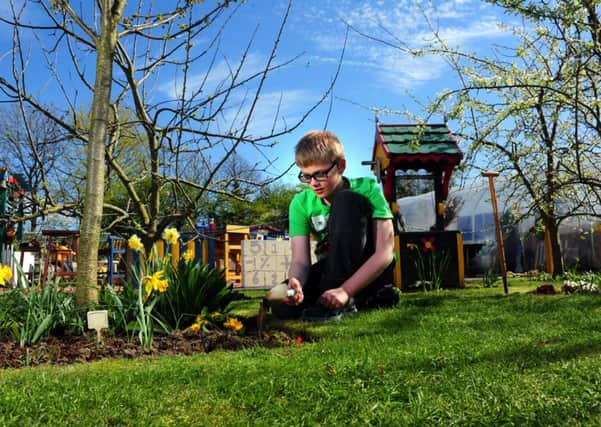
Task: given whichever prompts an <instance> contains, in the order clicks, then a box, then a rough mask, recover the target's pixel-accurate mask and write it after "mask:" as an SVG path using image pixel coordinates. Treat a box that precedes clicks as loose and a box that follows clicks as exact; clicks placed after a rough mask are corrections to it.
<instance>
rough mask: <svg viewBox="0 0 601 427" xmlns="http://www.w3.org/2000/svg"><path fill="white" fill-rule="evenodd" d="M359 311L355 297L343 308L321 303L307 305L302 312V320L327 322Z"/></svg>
mask: <svg viewBox="0 0 601 427" xmlns="http://www.w3.org/2000/svg"><path fill="white" fill-rule="evenodd" d="M356 312H357V307H356V306H355V301H354V300H353V298H351V299H350V300H349V302H348V303H347V304H346V305H345V306H344V307H342V308H336V309H331V308H327V307H324V306H323V305H321V304H315V305H314V306H311V307H307V308H305V309H304V310H303V313H302V314H301V317H300V318H301V320H308V321H311V322H325V321H328V320H340V319H342V318H343V317H344V316H348V315H349V314H353V313H356Z"/></svg>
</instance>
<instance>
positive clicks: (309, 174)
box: [299, 159, 346, 199]
mask: <svg viewBox="0 0 601 427" xmlns="http://www.w3.org/2000/svg"><path fill="white" fill-rule="evenodd" d="M345 167H346V162H345V160H344V159H339V160H337V161H335V162H330V163H316V164H314V165H311V166H307V167H301V168H300V174H299V178H300V179H301V181H302V182H304V183H306V184H307V185H308V186H309V187H310V188H311V190H313V191H314V192H315V194H316V195H317V197H319V198H321V199H325V198H326V197H328V196H329V195H331V194H332V193H333V192H334V190H336V189H337V188H338V186H339V185H340V182H341V180H342V173H343V172H344V169H345Z"/></svg>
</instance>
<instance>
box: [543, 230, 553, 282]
mask: <svg viewBox="0 0 601 427" xmlns="http://www.w3.org/2000/svg"><path fill="white" fill-rule="evenodd" d="M545 267H546V268H547V273H549V274H550V275H553V272H554V271H555V264H554V263H553V251H552V249H551V233H550V232H549V229H548V228H547V227H545Z"/></svg>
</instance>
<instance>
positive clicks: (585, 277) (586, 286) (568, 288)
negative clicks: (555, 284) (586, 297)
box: [562, 271, 601, 294]
mask: <svg viewBox="0 0 601 427" xmlns="http://www.w3.org/2000/svg"><path fill="white" fill-rule="evenodd" d="M563 278H564V281H563V287H562V290H563V292H564V293H568V294H569V293H593V294H596V293H599V292H600V291H601V275H599V274H597V273H593V272H590V271H589V272H587V273H585V274H578V273H576V272H566V273H565V274H564V276H563Z"/></svg>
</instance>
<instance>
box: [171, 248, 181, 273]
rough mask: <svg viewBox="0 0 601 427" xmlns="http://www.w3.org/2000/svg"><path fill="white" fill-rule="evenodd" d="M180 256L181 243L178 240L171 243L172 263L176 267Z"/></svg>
mask: <svg viewBox="0 0 601 427" xmlns="http://www.w3.org/2000/svg"><path fill="white" fill-rule="evenodd" d="M179 256H180V243H179V242H176V243H175V244H173V245H171V265H172V266H173V267H174V268H175V267H177V263H178V262H179Z"/></svg>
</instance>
